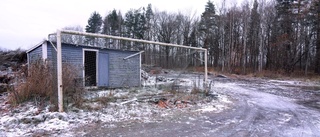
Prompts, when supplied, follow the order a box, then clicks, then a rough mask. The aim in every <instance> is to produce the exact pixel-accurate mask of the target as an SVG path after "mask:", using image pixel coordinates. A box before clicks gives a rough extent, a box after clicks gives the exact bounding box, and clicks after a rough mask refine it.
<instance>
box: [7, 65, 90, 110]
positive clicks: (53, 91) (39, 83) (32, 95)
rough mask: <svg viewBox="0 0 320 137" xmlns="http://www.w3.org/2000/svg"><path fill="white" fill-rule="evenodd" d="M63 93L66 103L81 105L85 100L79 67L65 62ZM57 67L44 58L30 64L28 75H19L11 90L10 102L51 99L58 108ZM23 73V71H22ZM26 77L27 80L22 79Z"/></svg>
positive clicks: (51, 102)
mask: <svg viewBox="0 0 320 137" xmlns="http://www.w3.org/2000/svg"><path fill="white" fill-rule="evenodd" d="M62 69H63V80H62V81H63V93H64V96H65V100H64V101H65V103H66V104H69V103H73V104H75V105H76V106H80V105H81V103H82V102H83V99H82V95H83V93H84V91H85V90H84V87H83V84H82V82H78V81H77V79H76V78H77V73H76V72H78V71H76V70H77V69H76V68H75V67H74V66H73V65H71V64H67V63H64V64H63V68H62ZM54 70H55V69H53V68H52V67H50V65H48V64H47V63H45V62H43V61H42V60H39V61H35V62H34V63H32V64H30V65H29V69H28V70H27V75H26V76H18V79H20V81H18V82H17V83H15V86H14V88H13V89H12V90H11V91H10V95H9V102H10V103H11V104H12V105H17V104H20V103H23V102H25V101H28V100H34V101H35V103H36V104H44V102H45V101H48V100H49V101H50V104H51V105H52V106H53V108H50V109H51V110H52V111H56V110H57V104H58V103H57V86H56V83H57V82H56V81H55V74H56V73H53V72H55V71H54ZM21 74H22V73H21ZM21 79H25V80H21Z"/></svg>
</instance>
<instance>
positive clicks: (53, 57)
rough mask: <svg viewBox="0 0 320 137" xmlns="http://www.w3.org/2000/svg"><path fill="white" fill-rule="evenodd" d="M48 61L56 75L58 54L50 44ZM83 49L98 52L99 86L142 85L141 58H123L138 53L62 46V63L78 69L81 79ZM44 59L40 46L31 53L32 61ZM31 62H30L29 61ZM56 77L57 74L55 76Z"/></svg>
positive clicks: (48, 43)
mask: <svg viewBox="0 0 320 137" xmlns="http://www.w3.org/2000/svg"><path fill="white" fill-rule="evenodd" d="M47 45H48V46H47V55H48V57H47V60H48V61H49V63H50V64H51V66H52V69H53V70H54V73H56V68H57V52H56V51H55V49H54V48H53V46H52V45H51V43H50V42H47ZM83 49H95V50H98V54H97V55H98V56H97V57H98V64H97V65H98V68H97V69H98V83H97V85H98V86H106V85H107V87H110V88H118V87H131V86H139V85H140V84H141V83H140V56H139V55H137V56H134V57H132V58H129V59H127V60H124V59H123V58H125V57H127V56H129V55H132V54H135V53H137V52H136V51H120V50H112V49H101V48H98V47H87V46H75V45H71V44H62V61H63V63H69V64H72V65H74V66H75V67H76V68H77V70H76V71H77V72H78V74H79V78H83V77H84V76H83V71H84V68H83V65H84V64H83V57H84V55H83ZM41 57H42V47H41V46H39V47H37V48H36V49H34V50H33V51H31V52H30V53H29V58H30V59H32V60H33V59H35V58H40V59H41ZM29 61H30V60H29ZM54 75H56V74H54Z"/></svg>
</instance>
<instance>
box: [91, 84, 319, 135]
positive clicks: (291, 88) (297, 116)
mask: <svg viewBox="0 0 320 137" xmlns="http://www.w3.org/2000/svg"><path fill="white" fill-rule="evenodd" d="M213 80H214V81H215V83H214V90H215V91H216V92H219V93H220V94H225V95H228V96H229V97H230V99H231V100H232V102H233V104H232V105H231V106H229V107H230V108H229V109H227V110H225V111H223V112H220V113H214V112H207V113H188V114H185V113H184V114H177V115H173V116H168V117H167V118H166V119H159V120H158V121H156V122H148V123H139V122H129V123H128V122H124V123H117V124H115V125H114V126H112V127H110V126H107V125H106V124H108V123H104V124H100V125H98V126H95V128H92V129H90V130H89V131H88V132H87V133H85V136H130V137H142V136H192V137H199V136H214V137H226V136H234V137H239V136H240V137H247V136H250V137H270V136H272V137H320V88H319V86H320V85H319V83H310V82H299V81H278V80H263V79H249V80H239V79H237V80H232V79H213Z"/></svg>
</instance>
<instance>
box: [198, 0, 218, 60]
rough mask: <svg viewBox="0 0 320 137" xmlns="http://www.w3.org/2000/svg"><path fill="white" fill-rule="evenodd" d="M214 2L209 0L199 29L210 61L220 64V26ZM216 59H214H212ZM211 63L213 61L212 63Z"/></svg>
mask: <svg viewBox="0 0 320 137" xmlns="http://www.w3.org/2000/svg"><path fill="white" fill-rule="evenodd" d="M215 10H216V9H215V6H214V4H213V3H212V2H211V1H210V0H209V1H208V2H207V5H206V6H205V11H204V12H203V13H202V15H201V20H200V26H199V31H200V33H201V37H202V47H204V48H207V49H208V51H209V60H208V61H209V62H214V66H217V65H218V58H219V43H218V39H217V38H218V36H217V35H218V33H217V31H218V29H217V28H218V27H217V17H218V16H217V15H216V12H215ZM212 59H214V61H213V60H212ZM210 64H211V63H210Z"/></svg>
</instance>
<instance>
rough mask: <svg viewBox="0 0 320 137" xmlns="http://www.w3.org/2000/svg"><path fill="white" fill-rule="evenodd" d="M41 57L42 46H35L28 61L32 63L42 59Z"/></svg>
mask: <svg viewBox="0 0 320 137" xmlns="http://www.w3.org/2000/svg"><path fill="white" fill-rule="evenodd" d="M40 59H42V46H39V47H37V48H35V49H34V50H32V51H31V52H29V54H28V62H29V63H32V62H34V61H37V60H40Z"/></svg>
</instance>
